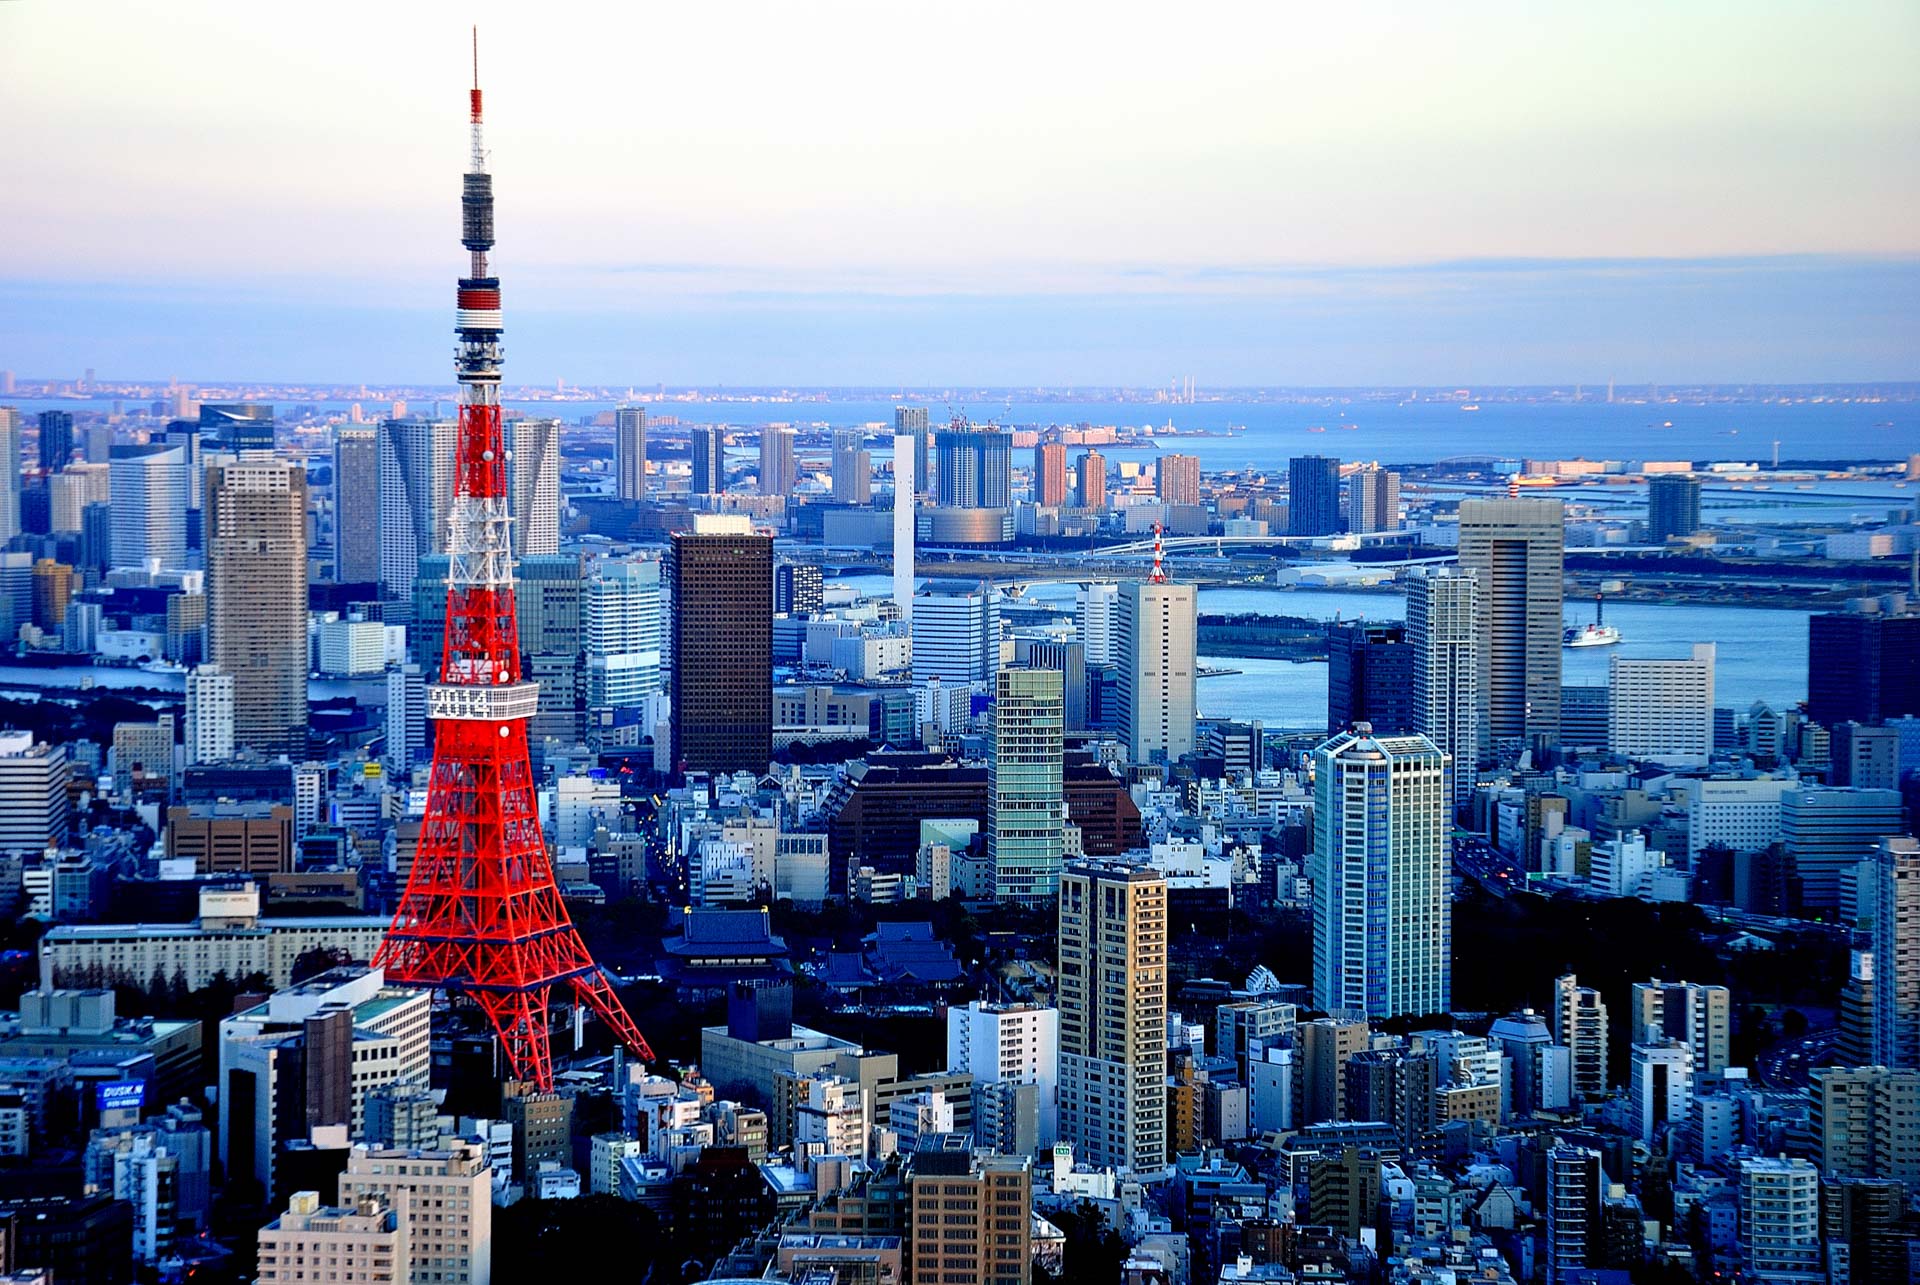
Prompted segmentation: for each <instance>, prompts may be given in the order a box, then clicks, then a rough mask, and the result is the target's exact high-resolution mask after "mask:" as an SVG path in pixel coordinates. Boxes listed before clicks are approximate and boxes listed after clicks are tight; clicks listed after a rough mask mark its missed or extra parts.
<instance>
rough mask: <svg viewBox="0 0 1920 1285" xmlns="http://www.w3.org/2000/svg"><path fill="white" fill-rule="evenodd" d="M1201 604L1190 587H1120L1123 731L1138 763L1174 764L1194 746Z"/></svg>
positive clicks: (1117, 629) (1117, 635)
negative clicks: (1198, 624)
mask: <svg viewBox="0 0 1920 1285" xmlns="http://www.w3.org/2000/svg"><path fill="white" fill-rule="evenodd" d="M1198 601H1199V600H1198V598H1197V596H1196V595H1195V592H1194V587H1193V586H1192V585H1190V584H1142V583H1140V582H1139V581H1129V582H1128V583H1126V584H1123V585H1121V586H1120V602H1119V610H1118V611H1117V612H1116V613H1115V616H1114V631H1113V632H1114V644H1115V647H1116V649H1117V650H1118V653H1119V654H1118V655H1117V656H1115V657H1114V659H1115V660H1116V661H1117V662H1118V663H1119V666H1120V731H1121V735H1122V736H1123V737H1124V738H1125V739H1126V743H1127V757H1128V758H1130V759H1131V760H1133V762H1135V763H1173V762H1176V761H1177V760H1178V759H1179V758H1180V756H1181V755H1182V754H1187V753H1191V752H1192V750H1193V748H1194V718H1195V706H1194V669H1195V664H1196V660H1195V656H1194V648H1195V629H1196V628H1197V623H1198V622H1197V620H1196V617H1195V608H1196V604H1197V603H1198Z"/></svg>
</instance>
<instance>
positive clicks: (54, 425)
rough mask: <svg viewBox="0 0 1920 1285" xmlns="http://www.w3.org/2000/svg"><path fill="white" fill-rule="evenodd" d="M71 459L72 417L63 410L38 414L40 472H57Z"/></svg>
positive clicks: (44, 411)
mask: <svg viewBox="0 0 1920 1285" xmlns="http://www.w3.org/2000/svg"><path fill="white" fill-rule="evenodd" d="M72 457H73V416H72V415H70V414H69V413H67V412H66V411H63V410H43V411H41V412H40V470H41V471H42V472H44V473H53V472H57V471H58V470H60V469H63V468H65V467H66V465H67V461H68V460H69V459H71V458H72Z"/></svg>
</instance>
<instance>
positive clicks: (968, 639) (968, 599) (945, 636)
mask: <svg viewBox="0 0 1920 1285" xmlns="http://www.w3.org/2000/svg"><path fill="white" fill-rule="evenodd" d="M999 667H1000V598H999V594H998V593H996V592H995V591H994V589H993V587H992V586H991V585H987V584H969V583H965V582H961V581H953V580H936V581H934V582H933V583H931V584H929V585H928V586H927V589H926V592H925V593H922V594H920V595H919V596H917V597H916V598H914V600H913V681H914V682H916V683H924V682H926V681H928V680H929V679H933V678H937V679H939V680H940V681H941V682H943V683H978V682H985V681H987V680H988V679H990V678H992V677H993V674H994V671H995V670H997V669H998V668H999Z"/></svg>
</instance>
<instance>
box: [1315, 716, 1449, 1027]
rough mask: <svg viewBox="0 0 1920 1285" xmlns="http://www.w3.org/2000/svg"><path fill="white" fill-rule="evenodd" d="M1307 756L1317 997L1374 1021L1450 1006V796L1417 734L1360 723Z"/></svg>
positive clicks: (1431, 747) (1437, 758) (1436, 752)
mask: <svg viewBox="0 0 1920 1285" xmlns="http://www.w3.org/2000/svg"><path fill="white" fill-rule="evenodd" d="M1313 755H1314V773H1315V775H1314V845H1313V847H1314V850H1313V854H1312V856H1311V858H1310V861H1311V866H1310V868H1311V871H1312V874H1313V899H1314V905H1313V997H1314V1004H1315V1005H1316V1006H1317V1007H1319V1008H1322V1009H1326V1010H1328V1011H1330V1012H1332V1011H1339V1010H1354V1011H1358V1012H1361V1013H1364V1014H1365V1015H1366V1016H1368V1017H1370V1018H1386V1017H1400V1016H1403V1015H1414V1016H1420V1015H1425V1014H1429V1013H1444V1012H1446V1011H1448V1009H1449V1008H1451V1007H1452V975H1453V969H1452V938H1453V928H1452V923H1453V916H1452V903H1451V901H1450V893H1451V891H1452V890H1451V887H1450V883H1451V863H1452V848H1451V835H1452V822H1451V817H1452V813H1453V807H1452V802H1453V800H1452V793H1451V791H1450V789H1449V785H1448V763H1447V756H1446V755H1445V754H1444V753H1442V752H1441V751H1440V748H1439V747H1438V746H1436V745H1435V744H1434V743H1433V742H1432V741H1430V740H1428V739H1427V738H1426V737H1424V736H1382V737H1375V736H1374V735H1373V733H1372V729H1371V728H1370V727H1369V725H1367V724H1365V723H1358V724H1355V726H1354V729H1353V730H1352V731H1350V732H1343V733H1341V734H1340V735H1338V736H1336V737H1334V738H1333V739H1332V740H1329V741H1327V742H1326V743H1325V744H1324V745H1322V746H1320V748H1319V749H1317V750H1315V751H1314V752H1313Z"/></svg>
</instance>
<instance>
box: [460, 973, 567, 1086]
mask: <svg viewBox="0 0 1920 1285" xmlns="http://www.w3.org/2000/svg"><path fill="white" fill-rule="evenodd" d="M548 990H549V988H548V987H546V986H533V987H529V988H528V989H526V990H522V991H477V992H475V993H474V996H473V998H474V1001H475V1002H476V1003H478V1004H479V1005H480V1010H481V1011H482V1012H484V1013H485V1014H486V1015H487V1020H488V1021H489V1022H491V1023H493V1029H494V1030H495V1031H497V1032H499V1034H500V1043H501V1047H502V1048H503V1050H504V1051H505V1053H506V1055H507V1065H508V1067H510V1068H511V1070H512V1074H513V1078H514V1079H516V1080H525V1081H527V1082H529V1083H531V1084H533V1085H535V1086H537V1087H538V1088H539V1089H540V1091H541V1092H543V1093H544V1092H548V1091H550V1090H551V1089H552V1088H553V1052H552V1047H551V1045H550V1043H549V1039H548V1034H549V1032H548V1028H547V992H548Z"/></svg>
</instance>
